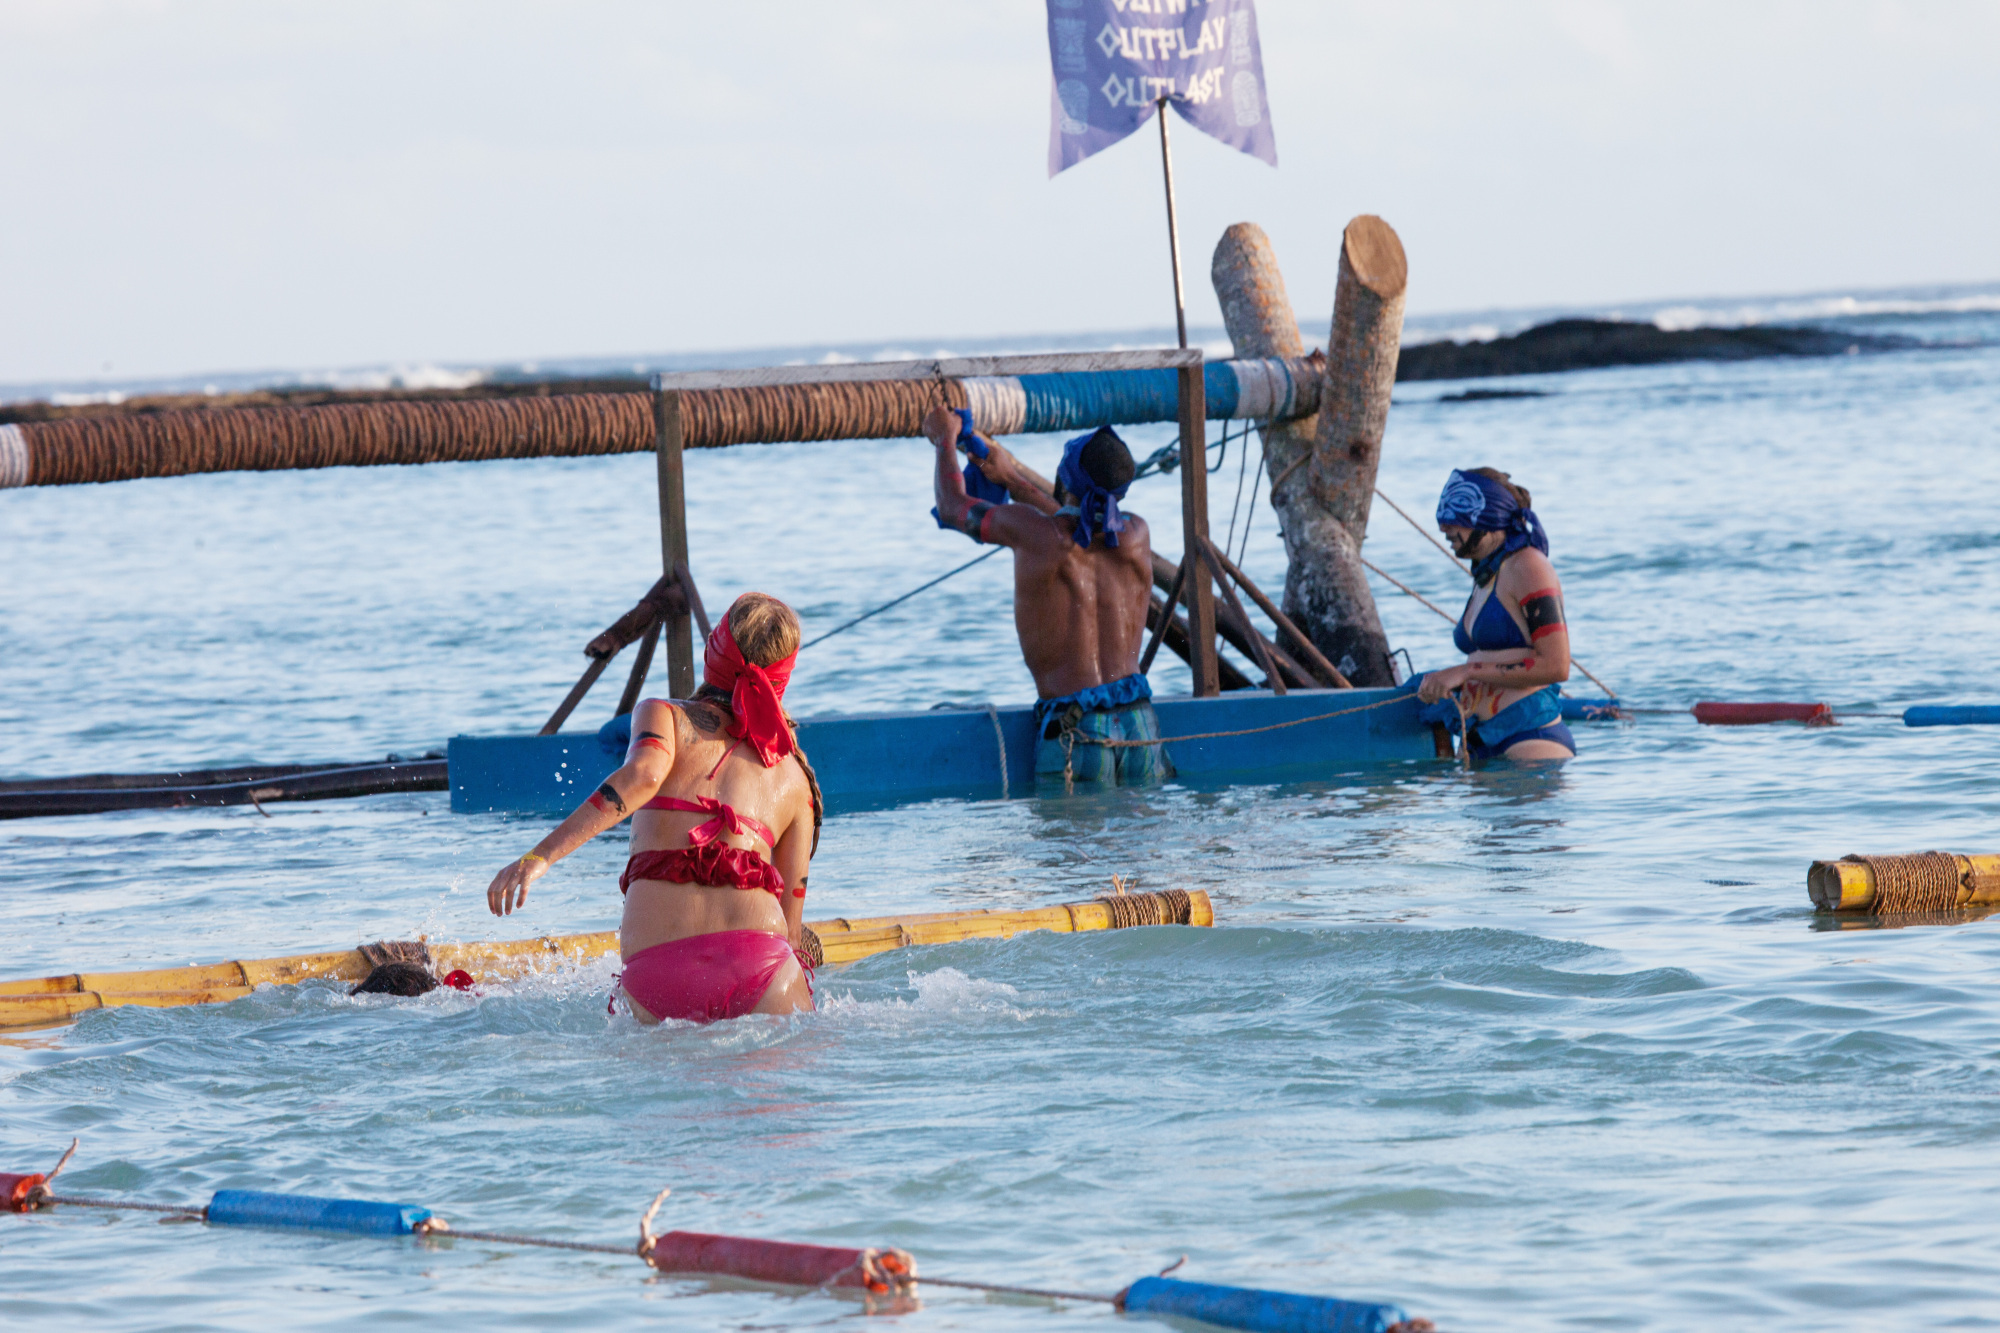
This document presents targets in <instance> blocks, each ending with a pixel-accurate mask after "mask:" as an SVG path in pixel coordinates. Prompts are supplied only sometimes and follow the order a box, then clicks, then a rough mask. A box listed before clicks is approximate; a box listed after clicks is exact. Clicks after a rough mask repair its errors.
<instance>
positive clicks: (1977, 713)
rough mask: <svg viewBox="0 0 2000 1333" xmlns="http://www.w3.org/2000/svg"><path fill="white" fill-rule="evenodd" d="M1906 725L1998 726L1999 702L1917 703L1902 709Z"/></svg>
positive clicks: (1999, 717) (1999, 725) (1999, 720)
mask: <svg viewBox="0 0 2000 1333" xmlns="http://www.w3.org/2000/svg"><path fill="white" fill-rule="evenodd" d="M1903 725H1904V726H1906V727H2000V704H1918V705H1917V706H1916V707H1914V708H1905V709H1904V710H1903Z"/></svg>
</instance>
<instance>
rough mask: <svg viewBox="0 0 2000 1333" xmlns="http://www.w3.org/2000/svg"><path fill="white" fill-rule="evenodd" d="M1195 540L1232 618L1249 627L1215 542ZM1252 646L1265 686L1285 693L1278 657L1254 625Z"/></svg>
mask: <svg viewBox="0 0 2000 1333" xmlns="http://www.w3.org/2000/svg"><path fill="white" fill-rule="evenodd" d="M1195 541H1196V542H1197V543H1199V544H1200V547H1201V557H1202V559H1203V560H1204V561H1205V562H1207V564H1208V568H1209V572H1210V573H1212V574H1213V575H1215V582H1216V586H1217V587H1218V588H1220V589H1221V590H1222V600H1223V601H1224V602H1225V603H1227V604H1228V606H1229V615H1230V618H1231V619H1233V620H1235V621H1237V622H1238V623H1239V624H1242V625H1244V626H1246V627H1249V626H1250V615H1249V613H1248V612H1247V611H1245V610H1244V609H1243V603H1242V602H1240V601H1238V600H1237V597H1236V590H1235V589H1234V588H1232V587H1230V586H1229V580H1228V578H1227V577H1226V576H1225V575H1224V574H1223V571H1222V561H1221V560H1220V559H1219V558H1218V557H1217V556H1216V554H1215V543H1214V542H1212V541H1210V540H1209V539H1208V538H1206V537H1196V538H1195ZM1250 646H1251V647H1252V648H1254V649H1256V650H1257V665H1258V666H1261V667H1263V668H1264V687H1265V688H1266V689H1268V690H1270V691H1271V692H1272V693H1273V694H1283V693H1284V692H1285V680H1284V677H1283V676H1282V675H1281V674H1280V673H1279V671H1278V663H1277V659H1275V658H1274V657H1272V656H1271V650H1270V648H1269V647H1268V646H1267V645H1266V644H1265V642H1264V636H1263V635H1262V634H1259V633H1257V631H1256V630H1255V628H1254V627H1253V628H1251V630H1250Z"/></svg>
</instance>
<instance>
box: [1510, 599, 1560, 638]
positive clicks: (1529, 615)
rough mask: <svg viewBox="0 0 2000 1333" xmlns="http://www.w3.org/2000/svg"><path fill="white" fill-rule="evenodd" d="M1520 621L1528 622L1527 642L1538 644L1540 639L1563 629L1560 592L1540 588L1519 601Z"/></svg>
mask: <svg viewBox="0 0 2000 1333" xmlns="http://www.w3.org/2000/svg"><path fill="white" fill-rule="evenodd" d="M1521 619H1523V620H1525V621H1527V622H1528V641H1529V642H1530V643H1540V642H1541V641H1542V639H1543V638H1544V637H1545V636H1547V635H1550V634H1554V633H1556V632H1557V631H1559V630H1562V629H1563V628H1564V626H1563V606H1562V592H1561V590H1559V589H1556V588H1542V589H1539V590H1537V591H1535V592H1531V593H1529V594H1528V595H1527V596H1526V597H1523V598H1522V599H1521Z"/></svg>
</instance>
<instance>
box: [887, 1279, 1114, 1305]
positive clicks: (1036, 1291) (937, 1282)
mask: <svg viewBox="0 0 2000 1333" xmlns="http://www.w3.org/2000/svg"><path fill="white" fill-rule="evenodd" d="M896 1285H897V1286H899V1287H917V1286H924V1287H964V1288H966V1289H967V1290H969V1291H1004V1292H1007V1293H1009V1294H1011V1295H1015V1296H1042V1297H1046V1298H1048V1299H1049V1300H1056V1301H1102V1302H1103V1303H1104V1304H1106V1305H1116V1304H1117V1303H1118V1298H1117V1297H1116V1296H1099V1295H1096V1294H1095V1293H1092V1292H1088V1291H1050V1290H1047V1289H1046V1288H1043V1287H1010V1286H1007V1285H1006V1284H1004V1283H1000V1282H968V1281H966V1280H965V1279H963V1278H950V1277H926V1278H898V1279H897V1280H896Z"/></svg>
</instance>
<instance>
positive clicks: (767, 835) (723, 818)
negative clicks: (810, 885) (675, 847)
mask: <svg viewBox="0 0 2000 1333" xmlns="http://www.w3.org/2000/svg"><path fill="white" fill-rule="evenodd" d="M639 808H640V809H641V810H685V811H687V812H688V813H690V814H697V815H701V814H708V815H714V816H715V818H713V819H711V820H709V821H708V822H707V823H705V824H697V825H695V826H694V827H693V828H692V829H689V830H688V846H690V847H706V846H707V845H708V844H709V843H711V842H713V841H715V839H716V838H718V837H720V836H721V835H722V834H724V833H747V834H750V835H751V836H753V837H757V838H762V839H763V840H764V845H765V846H766V847H773V848H775V847H776V846H777V845H778V840H777V839H776V838H775V837H773V836H772V835H771V829H770V826H769V825H767V824H763V823H761V822H759V821H757V820H755V819H752V818H751V817H750V816H748V815H739V814H737V813H736V807H734V806H732V805H730V804H728V803H727V802H725V801H719V800H717V799H716V798H715V797H713V796H697V797H695V799H693V800H692V801H689V800H683V799H682V798H681V797H679V796H655V797H654V798H653V799H652V800H650V801H648V802H646V803H645V804H644V805H642V806H640V807H639Z"/></svg>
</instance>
